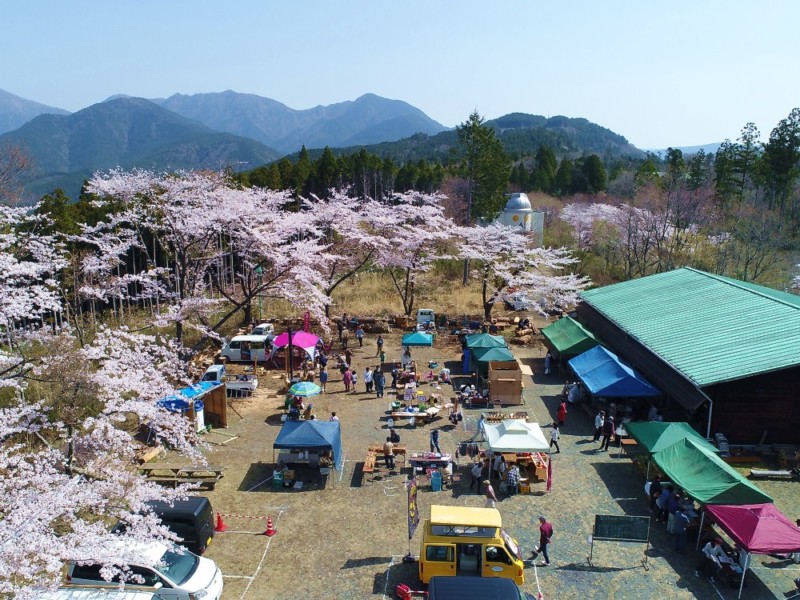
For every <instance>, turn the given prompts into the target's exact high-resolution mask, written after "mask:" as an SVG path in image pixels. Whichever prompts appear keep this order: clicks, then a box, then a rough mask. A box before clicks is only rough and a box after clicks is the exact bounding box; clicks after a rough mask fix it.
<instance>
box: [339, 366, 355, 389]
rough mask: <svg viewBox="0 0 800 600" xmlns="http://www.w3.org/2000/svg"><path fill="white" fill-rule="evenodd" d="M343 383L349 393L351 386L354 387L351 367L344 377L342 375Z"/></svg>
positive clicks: (346, 370) (347, 369)
mask: <svg viewBox="0 0 800 600" xmlns="http://www.w3.org/2000/svg"><path fill="white" fill-rule="evenodd" d="M342 382H344V391H345V392H349V391H350V386H351V385H353V372H352V371H351V370H350V367H348V368H346V369H345V370H344V375H342Z"/></svg>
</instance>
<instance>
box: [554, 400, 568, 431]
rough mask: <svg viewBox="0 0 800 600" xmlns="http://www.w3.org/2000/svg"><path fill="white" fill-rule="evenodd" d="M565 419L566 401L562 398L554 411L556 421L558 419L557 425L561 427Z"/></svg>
mask: <svg viewBox="0 0 800 600" xmlns="http://www.w3.org/2000/svg"><path fill="white" fill-rule="evenodd" d="M566 420H567V401H566V400H562V401H561V405H560V406H559V407H558V412H557V413H556V421H558V426H559V427H563V426H564V422H565V421H566Z"/></svg>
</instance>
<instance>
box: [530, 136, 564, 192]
mask: <svg viewBox="0 0 800 600" xmlns="http://www.w3.org/2000/svg"><path fill="white" fill-rule="evenodd" d="M557 170H558V161H557V160H556V155H555V153H554V152H553V151H552V150H551V149H550V148H548V147H546V146H540V147H539V149H538V150H537V151H536V166H535V167H534V168H533V172H532V173H531V181H530V187H531V189H533V190H536V191H538V192H545V193H550V192H551V191H552V189H553V182H554V181H555V178H556V171H557Z"/></svg>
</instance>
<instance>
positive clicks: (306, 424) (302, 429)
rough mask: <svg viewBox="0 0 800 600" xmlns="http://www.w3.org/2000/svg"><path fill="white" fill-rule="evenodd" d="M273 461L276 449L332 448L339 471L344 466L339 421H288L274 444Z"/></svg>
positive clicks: (322, 449)
mask: <svg viewBox="0 0 800 600" xmlns="http://www.w3.org/2000/svg"><path fill="white" fill-rule="evenodd" d="M272 448H273V461H274V458H275V456H274V455H275V452H274V451H275V450H310V451H312V452H317V453H319V452H322V451H325V450H330V451H331V452H332V454H333V464H334V467H335V468H336V470H337V471H340V472H341V470H342V468H343V466H344V453H343V452H342V431H341V428H340V427H339V422H338V421H286V422H285V423H284V424H283V427H282V428H281V431H280V433H279V434H278V437H277V438H276V440H275V442H274V443H273V444H272Z"/></svg>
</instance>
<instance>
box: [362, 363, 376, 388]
mask: <svg viewBox="0 0 800 600" xmlns="http://www.w3.org/2000/svg"><path fill="white" fill-rule="evenodd" d="M373 376H374V373H373V372H372V369H370V368H369V367H367V368H366V369H365V370H364V384H365V385H366V386H367V393H368V394H369V393H370V392H371V391H372V380H373Z"/></svg>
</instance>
